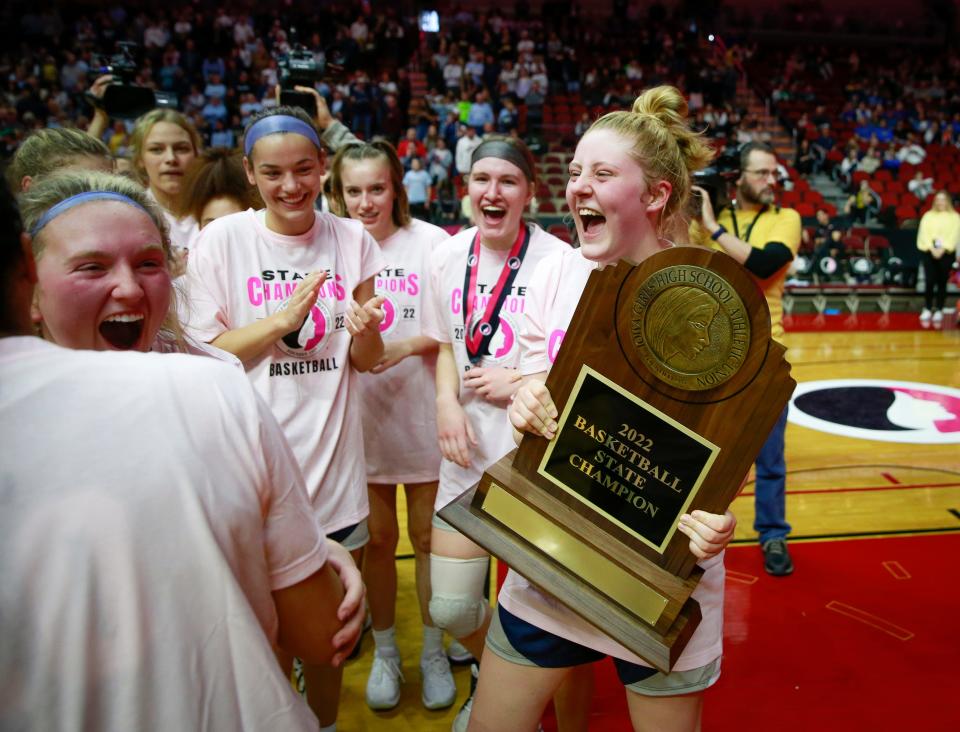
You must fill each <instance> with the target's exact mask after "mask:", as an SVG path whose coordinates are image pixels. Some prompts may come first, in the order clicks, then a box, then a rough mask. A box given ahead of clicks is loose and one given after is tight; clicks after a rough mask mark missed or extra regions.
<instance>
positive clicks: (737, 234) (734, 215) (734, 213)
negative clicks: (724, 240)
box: [730, 204, 767, 244]
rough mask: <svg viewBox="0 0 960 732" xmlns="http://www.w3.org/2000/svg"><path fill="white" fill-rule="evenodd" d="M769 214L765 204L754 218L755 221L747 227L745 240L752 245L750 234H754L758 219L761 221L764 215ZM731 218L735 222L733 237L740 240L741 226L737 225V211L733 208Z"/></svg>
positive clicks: (731, 208)
mask: <svg viewBox="0 0 960 732" xmlns="http://www.w3.org/2000/svg"><path fill="white" fill-rule="evenodd" d="M766 212H767V204H763V207H762V208H761V209H760V210H759V211H757V215H756V216H754V217H753V221H751V222H750V226H748V227H747V235H746V236H745V237H743V240H744V241H745V242H747V244H749V243H750V234H752V233H753V227H754V226H756V224H757V219H759V218H760V217H761V216H763V214H765V213H766ZM730 218H731V219H732V220H733V235H734V236H735V237H737V238H738V239H739V238H740V226H739V225H738V224H737V209H735V208H734V207H733V206H731V207H730Z"/></svg>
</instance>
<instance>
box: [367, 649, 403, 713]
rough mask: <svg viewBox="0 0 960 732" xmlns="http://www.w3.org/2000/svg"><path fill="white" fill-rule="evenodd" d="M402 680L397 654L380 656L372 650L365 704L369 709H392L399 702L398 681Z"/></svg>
mask: <svg viewBox="0 0 960 732" xmlns="http://www.w3.org/2000/svg"><path fill="white" fill-rule="evenodd" d="M401 681H404V678H403V673H402V672H401V671H400V657H399V656H381V655H380V653H379V651H374V654H373V665H372V666H371V667H370V676H369V677H368V678H367V706H368V707H370V708H371V709H393V708H394V707H395V706H397V704H399V703H400V682H401Z"/></svg>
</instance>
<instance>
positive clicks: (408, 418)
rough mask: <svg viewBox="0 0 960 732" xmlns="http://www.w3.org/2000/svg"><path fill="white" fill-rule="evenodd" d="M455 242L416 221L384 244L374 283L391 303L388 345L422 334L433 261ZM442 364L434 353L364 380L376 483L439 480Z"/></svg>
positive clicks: (367, 446) (371, 475)
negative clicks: (438, 377) (438, 397)
mask: <svg viewBox="0 0 960 732" xmlns="http://www.w3.org/2000/svg"><path fill="white" fill-rule="evenodd" d="M449 238H450V237H449V235H448V234H447V232H445V231H444V230H443V229H441V228H440V227H439V226H434V225H433V224H428V223H426V222H425V221H419V220H417V219H414V220H413V221H411V222H410V224H409V225H407V226H404V227H402V228H400V229H397V231H396V233H394V234H393V236H391V237H389V238H387V239H385V240H383V241H382V242H380V250H381V251H382V252H383V257H384V259H385V260H386V261H387V266H386V267H385V268H384V269H383V270H381V271H380V273H379V274H378V275H377V278H376V280H374V282H375V284H376V289H377V294H378V295H383V296H384V297H385V298H386V299H385V301H384V303H383V311H384V318H383V322H382V323H380V335H381V336H382V337H383V340H384V342H385V343H389V342H391V341H399V340H405V339H407V338H413V337H416V336H420V335H423V331H422V327H421V320H422V317H423V308H424V305H425V304H426V303H428V302H430V290H429V288H430V282H429V265H430V259H431V257H433V256H435V253H436V251H437V249H438V247H443V246H446V244H445V242H446V240H447V239H449ZM436 365H437V357H436V354H435V353H431V354H429V355H428V356H410V357H408V358H405V359H404V360H403V361H401V362H400V363H398V364H397V365H396V366H394V367H393V368H391V369H388V370H387V371H384V372H383V373H382V374H370V373H366V374H357V381H358V383H359V386H360V394H361V396H362V400H361V403H362V405H363V406H362V411H361V414H362V418H363V445H364V452H365V453H366V456H367V479H368V480H369V481H370V482H371V483H387V484H389V483H427V482H432V481H435V480H437V475H438V474H439V472H440V447H439V446H438V444H437V410H436V408H435V406H434V403H435V399H436V384H435V381H434V377H435V375H436Z"/></svg>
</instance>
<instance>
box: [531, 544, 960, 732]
mask: <svg viewBox="0 0 960 732" xmlns="http://www.w3.org/2000/svg"><path fill="white" fill-rule="evenodd" d="M790 549H791V554H792V556H793V558H794V562H795V565H796V571H795V572H794V574H793V575H792V576H790V577H785V578H774V577H770V576H768V575H766V574H765V573H764V571H763V566H762V558H761V554H760V551H759V549H758V548H757V547H755V546H741V547H734V548H731V549H729V550H728V552H727V571H728V579H727V597H726V607H725V614H726V621H725V632H724V660H723V676H722V677H721V679H720V681H719V682H718V683H717V684H716V685H715V686H714V687H713V688H712V689H710V690H709V691H708V692H707V694H706V702H705V709H704V718H703V730H704V731H705V732H714V731H716V730H720V731H723V732H726V731H727V730H729V731H731V732H734V731H736V732H741V731H752V730H757V731H758V732H766V731H767V730H777V731H778V732H794V731H795V732H808V731H810V730H828V731H833V730H844V731H859V730H864V731H866V730H909V731H910V732H920V731H921V730H922V731H923V732H939V731H940V730H943V731H944V732H946V731H947V730H950V731H951V732H952V731H954V730H957V729H960V703H958V697H960V664H958V662H960V587H958V581H957V579H958V573H957V566H956V557H957V556H958V554H960V533H958V534H947V535H937V536H914V537H903V538H881V539H862V540H856V541H833V542H803V543H794V544H791V547H790ZM596 669H597V695H596V698H595V701H594V710H593V712H592V714H591V725H590V729H591V730H597V731H598V732H600V731H602V732H619V731H620V730H630V729H631V727H630V723H629V719H628V717H627V712H626V704H625V702H624V696H623V688H622V687H621V686H620V684H619V682H618V681H617V679H616V675H615V672H614V670H613V666H612V664H611V663H610V662H609V661H606V662H604V663H602V664H598V665H597V667H596ZM544 729H545V730H548V731H552V730H555V729H556V723H555V721H554V720H553V719H552V716H551V717H550V718H548V719H545V720H544Z"/></svg>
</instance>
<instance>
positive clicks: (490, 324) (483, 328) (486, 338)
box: [463, 226, 530, 364]
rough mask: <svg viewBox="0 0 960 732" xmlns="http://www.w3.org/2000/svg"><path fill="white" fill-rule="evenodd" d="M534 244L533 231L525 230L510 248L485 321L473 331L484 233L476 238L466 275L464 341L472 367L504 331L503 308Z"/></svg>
mask: <svg viewBox="0 0 960 732" xmlns="http://www.w3.org/2000/svg"><path fill="white" fill-rule="evenodd" d="M529 244H530V229H529V228H528V227H526V226H521V227H520V231H519V232H518V233H517V239H516V241H515V242H513V246H512V247H510V252H509V253H508V254H507V261H506V262H504V263H503V269H501V270H500V277H499V278H497V284H496V286H495V287H494V288H493V292H492V293H490V300H489V302H488V303H487V307H486V310H484V312H483V317H482V318H480V320H479V322H478V323H477V324H476V326H474V327H473V328H471V327H470V322H471V321H472V320H473V304H474V302H476V298H475V296H474V292H475V291H476V288H477V273H478V271H479V270H480V232H479V231H478V232H477V235H476V236H475V237H474V238H473V247H472V248H471V251H470V256H468V257H467V269H466V272H464V275H463V326H464V327H463V341H464V345H466V347H467V358H469V359H470V363H474V364H475V363H478V362H479V361H480V359H482V358H483V357H484V355H486V353H487V349H488V348H489V346H490V341H491V340H492V339H493V334H494V333H496V332H497V328H498V327H500V308H501V307H502V306H503V301H504V300H505V299H506V297H507V293H508V292H510V286H511V285H512V284H513V280H514V279H515V278H516V276H517V272H519V271H520V265H521V264H523V258H524V256H525V255H526V253H527V246H528V245H529Z"/></svg>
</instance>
